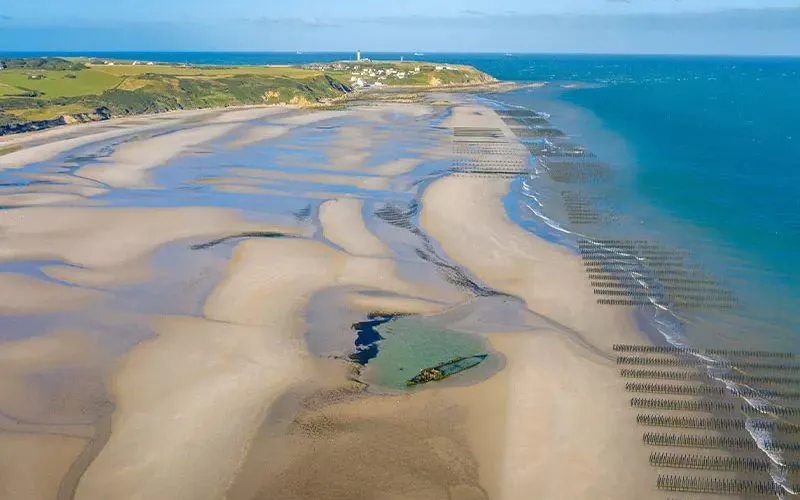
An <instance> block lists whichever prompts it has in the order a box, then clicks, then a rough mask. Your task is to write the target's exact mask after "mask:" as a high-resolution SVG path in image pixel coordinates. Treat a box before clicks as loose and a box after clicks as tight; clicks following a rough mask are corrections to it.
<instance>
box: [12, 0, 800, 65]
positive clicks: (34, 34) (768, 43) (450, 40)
mask: <svg viewBox="0 0 800 500" xmlns="http://www.w3.org/2000/svg"><path fill="white" fill-rule="evenodd" d="M356 48H362V49H363V50H366V51H425V52H474V51H481V52H584V53H586V52H590V53H679V54H792V55H800V0H549V1H544V0H460V1H455V0H402V1H391V0H385V1H353V2H341V1H337V0H326V1H320V0H299V1H275V0H267V1H264V0H225V1H219V0H213V1H212V0H136V1H135V2H114V1H109V0H37V1H35V2H33V1H12V0H0V51H14V50H34V51H35V50H42V51H58V50H61V51H92V50H94V51H101V50H107V51H119V50H174V51H181V50H187V51H191V50H197V51H208V50H220V51H223V50H245V51H295V50H302V51H307V52H310V51H320V52H327V51H352V50H354V49H356Z"/></svg>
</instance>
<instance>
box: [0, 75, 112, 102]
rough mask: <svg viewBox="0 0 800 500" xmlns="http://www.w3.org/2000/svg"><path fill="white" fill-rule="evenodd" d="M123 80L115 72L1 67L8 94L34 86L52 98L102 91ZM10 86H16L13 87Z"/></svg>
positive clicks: (15, 93)
mask: <svg viewBox="0 0 800 500" xmlns="http://www.w3.org/2000/svg"><path fill="white" fill-rule="evenodd" d="M122 80H123V79H122V78H120V77H118V76H115V75H113V74H109V73H105V72H102V71H93V70H82V71H47V70H45V71H42V70H3V71H0V84H3V87H5V88H3V90H4V94H5V95H24V94H25V92H26V91H30V90H32V91H34V92H36V93H38V94H40V95H42V96H45V97H48V98H55V97H74V96H79V95H87V94H100V93H102V92H103V91H105V90H107V89H110V88H114V87H116V86H117V85H119V84H120V83H121V82H122ZM9 87H10V88H12V89H14V90H11V91H9V90H8V88H9ZM0 88H2V87H0Z"/></svg>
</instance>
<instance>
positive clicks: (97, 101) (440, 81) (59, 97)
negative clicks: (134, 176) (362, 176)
mask: <svg viewBox="0 0 800 500" xmlns="http://www.w3.org/2000/svg"><path fill="white" fill-rule="evenodd" d="M358 66H359V71H358V73H359V76H358V78H359V79H362V77H361V75H360V72H364V71H365V70H364V68H368V69H367V71H366V72H365V75H364V76H363V79H365V80H368V81H369V80H374V82H373V83H377V81H378V80H377V77H375V78H373V77H370V76H369V74H370V73H374V74H375V75H377V74H378V72H379V71H382V73H381V76H384V77H386V78H384V79H383V80H382V81H381V85H380V86H382V85H386V86H390V85H416V86H439V85H451V84H473V83H481V82H485V81H488V80H491V78H490V77H488V75H485V74H484V73H481V72H479V71H477V70H475V69H473V68H467V67H458V68H450V69H445V68H444V67H438V68H437V67H435V66H433V65H430V64H425V65H423V66H420V64H414V63H360V64H359V65H358ZM423 68H424V69H423ZM388 69H394V72H393V73H391V74H387V70H388ZM415 70H416V71H415ZM355 73H357V71H355V70H354V69H353V67H351V65H350V64H349V63H337V64H331V65H309V66H303V67H289V66H286V67H282V66H281V67H278V66H270V67H263V66H245V67H235V66H185V65H167V64H153V63H139V62H134V61H100V60H90V59H80V58H74V59H73V58H69V59H64V58H29V59H3V58H2V57H0V135H2V134H6V133H14V132H22V131H28V130H36V129H40V128H47V127H51V126H55V125H60V124H64V123H72V122H79V121H92V120H102V119H107V118H110V117H114V116H125V115H133V114H142V113H158V112H163V111H171V110H177V109H196V108H210V107H224V106H237V105H252V104H300V105H313V104H316V103H325V102H330V101H332V100H335V99H337V98H339V97H342V96H344V95H345V94H347V93H349V92H351V91H352V90H353V88H352V80H354V79H355V77H354V74H355ZM399 73H405V74H406V75H405V76H404V78H402V79H400V78H398V77H397V76H398V74H399Z"/></svg>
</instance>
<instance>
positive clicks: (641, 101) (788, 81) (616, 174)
mask: <svg viewBox="0 0 800 500" xmlns="http://www.w3.org/2000/svg"><path fill="white" fill-rule="evenodd" d="M508 59H511V60H513V62H509V64H508V65H507V68H506V72H507V73H506V78H510V77H512V75H513V73H514V72H516V73H517V74H518V75H519V77H522V76H523V75H524V76H525V77H526V79H527V78H530V79H533V80H541V81H548V82H550V83H549V84H548V86H546V87H544V88H541V89H526V90H522V91H518V92H513V93H509V94H495V95H491V96H487V97H488V98H489V99H491V100H492V101H494V102H499V103H502V104H504V105H511V106H515V107H524V108H529V109H534V110H539V111H544V112H546V113H548V114H549V115H550V121H551V122H552V123H553V124H554V125H556V126H557V127H559V128H560V129H562V130H563V131H565V132H566V133H567V134H569V136H570V137H569V141H570V142H574V143H578V144H582V145H584V146H586V147H588V148H589V149H590V150H591V151H593V152H594V153H596V154H597V155H598V156H599V157H600V159H602V160H603V161H604V162H607V163H608V164H609V165H610V167H611V172H612V175H611V180H610V181H608V182H605V183H601V185H594V186H576V185H572V186H566V188H567V189H569V190H571V192H573V193H582V194H583V195H585V196H588V197H590V198H591V199H592V200H597V201H595V208H597V209H598V210H600V209H602V210H603V211H607V212H608V213H610V214H613V219H614V220H613V222H612V223H610V224H607V225H605V226H604V227H587V226H586V225H576V224H570V221H569V220H568V218H567V217H565V214H564V213H563V208H560V205H563V201H562V200H559V199H558V198H561V197H562V196H561V195H562V193H563V191H564V189H565V186H564V185H563V184H558V183H553V182H549V181H548V179H546V178H544V176H540V177H538V178H536V179H530V180H528V182H527V184H526V187H527V188H529V189H533V190H535V191H536V192H537V193H538V195H539V196H538V200H539V201H541V202H542V203H543V205H544V206H542V207H539V210H538V211H539V212H540V213H541V214H542V215H545V216H548V217H551V218H552V219H553V220H554V221H557V223H558V224H559V225H560V226H561V227H563V228H565V229H567V230H570V231H572V232H576V233H579V234H583V235H586V236H589V237H596V238H618V239H631V240H644V241H648V242H658V244H659V245H663V246H664V247H665V248H669V249H675V250H679V251H681V252H683V254H684V255H686V256H687V257H686V259H685V262H686V263H688V264H691V265H692V266H696V267H697V268H699V269H702V272H703V273H704V274H705V275H706V276H708V277H710V278H712V279H713V280H714V281H715V282H716V283H717V284H719V285H720V287H722V288H724V289H725V290H729V291H730V292H732V294H733V296H734V297H735V298H736V304H735V306H734V307H732V308H730V309H716V310H715V309H713V308H693V307H687V308H682V309H681V310H679V311H674V312H675V317H674V318H670V319H669V320H667V319H666V318H664V317H662V323H663V324H660V325H657V326H658V329H660V330H662V333H666V334H667V335H673V334H676V335H678V336H679V337H680V338H681V339H682V340H683V341H686V342H688V343H689V344H693V345H698V346H708V347H738V348H742V347H747V348H760V349H779V350H780V349H783V350H794V351H797V350H798V348H800V272H799V271H798V269H797V266H796V259H797V256H798V255H800V171H799V170H798V169H797V159H798V158H800V120H798V119H797V116H800V101H798V100H797V99H796V98H795V97H794V93H795V89H797V88H798V85H799V84H800V59H732V58H677V57H610V56H607V57H589V56H581V57H547V58H539V59H537V58H529V59H522V58H508ZM511 68H515V69H514V70H513V71H512V70H511ZM567 82H581V84H579V85H574V84H572V83H567ZM528 205H529V204H528V203H527V202H521V203H518V204H517V208H518V210H519V213H518V215H519V216H520V217H521V218H522V219H525V218H526V216H525V215H526V214H525V211H526V210H525V208H526V207H527V206H528ZM512 211H513V210H512ZM674 330H677V332H676V331H674Z"/></svg>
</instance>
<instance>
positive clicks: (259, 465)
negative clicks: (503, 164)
mask: <svg viewBox="0 0 800 500" xmlns="http://www.w3.org/2000/svg"><path fill="white" fill-rule="evenodd" d="M450 100H451V102H456V103H457V104H455V105H453V106H452V107H451V109H446V108H444V107H441V106H437V107H434V106H428V105H424V104H419V105H412V104H389V103H386V104H381V105H370V106H365V107H353V108H350V109H347V110H345V111H321V112H308V111H300V110H293V109H288V108H280V109H277V108H255V109H244V110H242V109H238V110H229V111H214V112H192V113H186V114H180V113H173V114H169V115H165V116H157V117H151V118H140V119H137V120H129V121H123V122H112V123H108V124H104V125H97V124H93V125H92V126H89V127H85V128H84V129H81V128H80V127H74V128H72V129H71V130H69V131H60V132H58V133H54V132H52V131H49V132H45V133H43V134H40V135H38V136H37V135H35V134H34V135H30V136H26V137H24V138H23V141H24V148H23V149H21V150H20V151H18V152H15V153H11V154H8V155H4V156H0V170H2V171H0V184H3V185H2V186H0V207H3V208H2V209H0V266H2V268H0V299H1V300H0V326H1V328H0V332H2V333H0V498H3V499H5V498H9V499H24V500H28V499H53V498H58V499H68V498H75V499H78V500H85V499H86V500H93V499H98V500H99V499H103V500H105V499H109V498H114V499H148V500H149V499H156V498H164V499H167V498H168V499H177V500H180V499H186V500H189V499H191V500H203V499H209V500H211V499H222V498H227V499H232V500H238V499H241V500H250V499H253V500H254V499H301V498H302V499H305V498H329V499H336V498H341V499H359V498H363V499H373V498H380V499H399V498H424V499H437V498H441V499H464V500H467V499H481V498H502V499H528V498H586V499H589V498H592V499H597V498H608V499H611V498H615V499H619V498H631V499H645V498H651V497H654V492H653V484H654V478H653V475H652V472H651V471H650V470H648V469H647V468H646V463H647V457H646V456H643V454H645V450H644V449H643V448H642V447H641V446H640V444H639V437H638V434H637V433H636V432H635V429H632V428H630V427H629V426H628V422H629V421H630V419H631V415H630V414H629V412H630V410H629V409H628V408H627V400H626V398H625V394H624V391H623V390H622V389H621V388H620V387H619V382H618V380H617V378H616V375H615V367H614V365H613V362H612V361H610V359H611V357H610V353H609V350H610V346H611V344H612V343H614V342H623V341H636V340H638V339H637V334H636V332H635V330H634V329H633V327H632V325H631V324H630V323H629V320H628V317H627V316H626V315H624V314H620V313H618V312H609V310H608V309H603V308H600V307H599V306H597V305H596V303H595V301H594V298H593V296H592V294H591V289H590V288H589V285H588V283H587V282H586V280H585V278H584V277H583V273H582V269H581V266H580V263H579V262H578V260H577V259H576V257H575V256H574V255H572V254H570V253H569V252H568V251H566V250H563V249H561V248H558V247H554V246H552V245H550V244H548V243H546V242H544V241H543V240H540V239H538V238H536V237H535V236H533V235H531V234H529V233H527V232H525V231H523V230H522V229H521V228H519V227H518V226H516V225H515V224H514V223H512V222H511V221H510V220H509V219H508V217H507V216H506V215H505V212H504V209H503V205H502V197H503V196H504V195H505V194H506V193H507V192H508V190H509V189H510V182H509V181H508V180H502V179H487V178H476V177H461V176H452V175H450V176H442V173H443V171H446V170H447V168H449V167H450V165H451V162H452V160H453V159H454V158H455V156H454V155H453V153H452V148H451V146H450V143H451V141H452V131H451V130H450V129H449V128H451V127H456V126H480V127H498V128H502V129H503V130H507V129H505V126H504V125H503V123H502V121H500V120H499V118H498V117H497V116H496V115H495V114H494V112H492V111H491V110H489V109H488V108H485V107H482V106H479V105H476V104H474V103H472V102H470V101H459V98H457V97H455V96H453V97H452V98H451V99H450ZM81 130H83V132H81ZM508 137H509V140H513V139H510V137H511V135H510V133H509V134H508ZM479 291H481V292H480V293H479ZM487 291H488V292H487ZM489 292H490V293H489ZM492 297H494V299H492ZM495 299H496V300H495ZM493 300H495V301H494V302H493ZM498 301H500V302H498ZM501 302H502V305H500V304H501ZM498 307H499V308H501V310H502V312H498V313H492V311H496V310H498ZM370 313H381V314H407V315H413V314H417V315H424V316H426V317H429V318H431V320H432V321H439V322H442V324H447V325H457V326H458V328H459V329H460V331H461V330H463V331H464V332H467V331H469V332H472V333H464V335H476V337H475V341H476V342H478V341H479V342H481V343H483V344H484V345H486V346H487V351H489V352H490V356H491V357H492V358H491V359H492V360H493V362H492V363H487V365H486V366H485V367H482V368H481V369H475V371H474V372H465V373H464V374H463V376H462V375H459V376H457V377H453V378H452V379H450V380H448V381H446V382H444V383H441V384H436V385H432V386H430V387H423V388H421V389H419V390H414V391H410V392H402V393H401V392H398V391H390V390H387V389H386V388H380V387H370V388H369V390H367V388H366V387H365V385H364V384H363V383H362V382H360V381H358V379H359V378H360V375H359V374H358V372H357V370H355V367H354V366H353V365H352V364H351V363H349V362H347V361H345V358H347V356H348V355H350V354H352V352H353V350H354V349H355V346H354V341H355V339H354V333H353V331H352V329H351V325H352V324H353V323H355V322H357V321H363V320H364V318H365V317H366V315H367V314H370ZM413 375H414V374H413V373H412V374H409V378H410V377H411V376H413Z"/></svg>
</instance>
